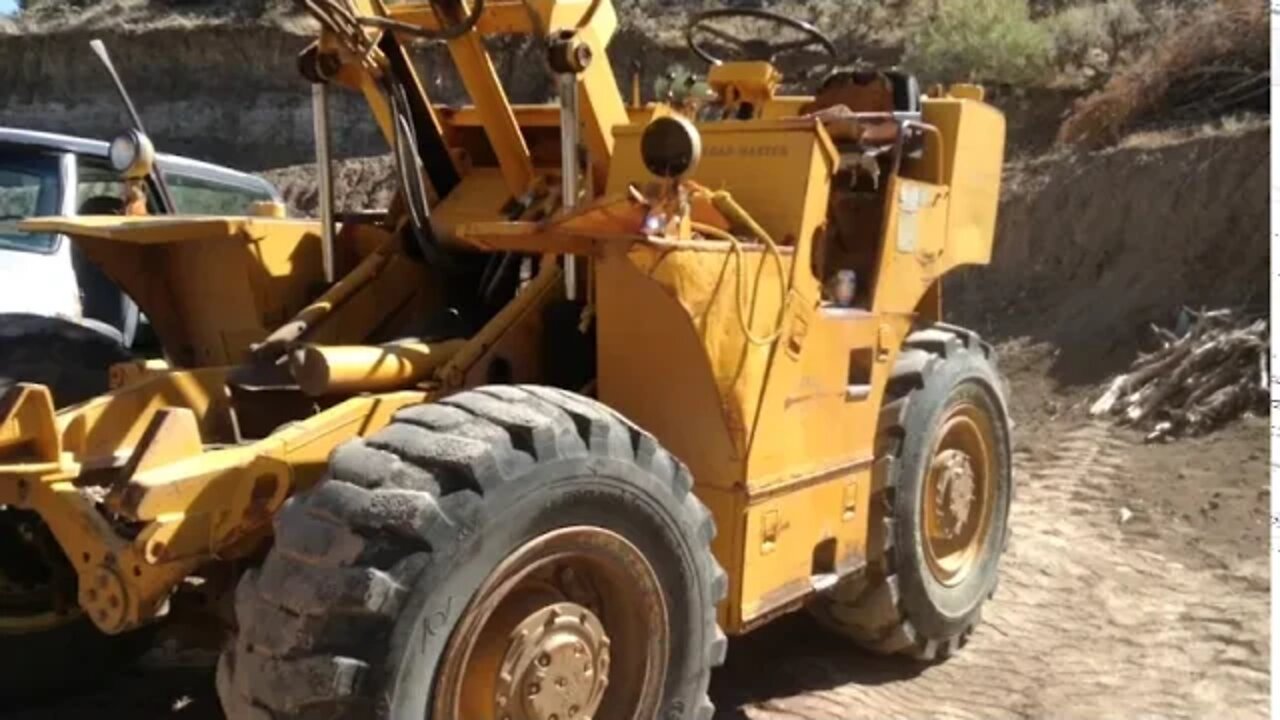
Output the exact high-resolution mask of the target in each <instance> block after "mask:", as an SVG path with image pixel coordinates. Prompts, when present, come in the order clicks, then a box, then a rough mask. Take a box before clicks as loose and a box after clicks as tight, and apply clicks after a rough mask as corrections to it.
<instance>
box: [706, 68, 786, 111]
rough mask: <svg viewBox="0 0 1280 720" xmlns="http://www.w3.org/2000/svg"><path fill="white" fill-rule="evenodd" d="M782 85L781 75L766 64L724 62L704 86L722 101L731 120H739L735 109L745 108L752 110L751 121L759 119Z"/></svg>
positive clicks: (712, 72)
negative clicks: (779, 85) (736, 118)
mask: <svg viewBox="0 0 1280 720" xmlns="http://www.w3.org/2000/svg"><path fill="white" fill-rule="evenodd" d="M781 82H782V73H780V72H778V69H777V68H775V67H774V66H773V64H772V63H768V62H726V63H721V64H719V65H715V66H713V67H712V68H711V69H710V70H709V71H708V72H707V84H708V85H710V86H711V89H712V90H714V91H715V92H716V93H717V94H718V95H719V96H720V98H721V99H722V100H723V102H724V103H725V106H726V107H727V108H728V109H729V111H730V116H731V117H738V108H740V107H742V106H744V105H750V106H751V108H752V111H753V112H752V117H761V114H762V113H763V109H764V108H765V107H766V106H768V104H769V102H770V101H771V100H773V97H774V93H776V92H777V90H778V84H779V83H781Z"/></svg>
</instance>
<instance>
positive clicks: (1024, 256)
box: [946, 125, 1270, 384]
mask: <svg viewBox="0 0 1280 720" xmlns="http://www.w3.org/2000/svg"><path fill="white" fill-rule="evenodd" d="M1269 157H1270V138H1269V131H1268V126H1266V125H1254V126H1252V127H1247V128H1238V129H1234V130H1216V131H1211V132H1203V133H1200V134H1196V135H1192V136H1191V137H1189V138H1173V137H1169V136H1165V137H1159V136H1152V137H1147V138H1145V139H1144V138H1136V137H1135V138H1133V139H1132V140H1130V142H1129V143H1127V144H1126V145H1125V146H1122V147H1119V148H1116V149H1112V150H1106V151H1101V152H1093V153H1072V154H1065V155H1059V156H1051V157H1046V158H1042V159H1039V160H1035V161H1031V162H1025V163H1013V164H1011V165H1010V166H1009V167H1008V168H1007V169H1006V172H1005V180H1004V182H1005V188H1004V193H1003V199H1002V202H1001V206H1000V224H999V231H998V235H997V239H996V248H995V258H994V261H993V263H992V265H991V266H990V267H988V268H978V269H974V270H971V271H966V272H963V273H961V274H960V275H959V276H958V277H957V278H956V279H955V280H953V281H950V282H949V283H948V285H947V288H946V289H947V296H948V304H949V306H950V308H951V311H952V313H953V314H955V315H956V316H957V318H958V319H959V320H960V321H961V322H963V323H965V324H968V325H970V326H972V327H975V328H977V329H979V330H981V331H983V332H985V333H986V334H988V335H992V336H994V337H995V338H997V339H999V340H1007V339H1011V338H1019V337H1025V338H1028V339H1030V340H1032V341H1043V342H1047V343H1049V344H1051V345H1052V346H1054V347H1055V348H1057V352H1058V354H1057V357H1056V360H1055V362H1054V364H1053V366H1052V368H1051V375H1052V377H1053V379H1054V380H1056V381H1057V382H1059V383H1063V384H1080V383H1094V382H1098V381H1099V380H1101V379H1102V378H1103V377H1104V376H1105V375H1106V374H1107V373H1108V372H1110V371H1112V370H1115V369H1116V368H1117V365H1118V364H1120V363H1126V362H1128V361H1129V360H1131V359H1132V357H1133V356H1132V352H1133V350H1134V343H1135V342H1136V341H1138V340H1139V339H1141V338H1142V337H1143V335H1144V334H1143V333H1142V330H1143V328H1144V327H1145V324H1146V323H1147V322H1150V321H1159V322H1162V323H1165V324H1168V323H1169V322H1170V321H1171V320H1172V318H1173V314H1174V313H1176V312H1177V310H1178V309H1179V308H1181V307H1182V306H1183V305H1187V306H1192V307H1197V306H1200V305H1208V306H1252V305H1255V304H1263V303H1265V301H1266V298H1267V282H1268V275H1267V258H1268V257H1269V255H1268V252H1269V249H1268V248H1269V244H1268V238H1269V222H1270V221H1269V212H1268V205H1267V193H1268V187H1269V185H1268V181H1267V178H1268V167H1269V161H1268V159H1269Z"/></svg>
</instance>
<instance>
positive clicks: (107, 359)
mask: <svg viewBox="0 0 1280 720" xmlns="http://www.w3.org/2000/svg"><path fill="white" fill-rule="evenodd" d="M130 357H131V355H130V353H129V351H128V350H127V349H126V348H125V347H123V346H122V345H121V344H120V341H119V339H118V338H112V337H109V336H108V335H106V334H104V333H103V332H99V331H98V330H95V329H92V328H89V327H86V326H84V325H80V324H78V323H74V322H71V321H70V320H64V319H61V318H51V317H43V316H40V315H25V314H12V315H0V394H3V393H4V392H5V390H7V389H8V388H9V387H10V386H11V385H13V384H15V383H20V382H29V383H38V384H40V385H47V386H48V387H49V390H50V391H52V392H53V401H54V403H55V404H56V405H57V406H58V407H59V408H62V407H66V406H68V405H74V404H76V403H79V402H83V401H85V400H88V399H89V398H92V397H96V396H98V395H101V394H103V393H105V392H106V391H107V389H108V387H109V380H110V370H111V366H112V365H114V364H116V363H121V362H127V361H128V360H129V359H130Z"/></svg>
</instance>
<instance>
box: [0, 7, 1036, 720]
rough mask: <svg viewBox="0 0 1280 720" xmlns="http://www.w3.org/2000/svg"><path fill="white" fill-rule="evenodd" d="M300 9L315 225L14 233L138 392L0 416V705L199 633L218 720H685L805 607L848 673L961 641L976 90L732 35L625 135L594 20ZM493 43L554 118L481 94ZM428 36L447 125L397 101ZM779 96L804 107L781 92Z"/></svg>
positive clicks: (973, 477) (986, 145) (140, 221)
mask: <svg viewBox="0 0 1280 720" xmlns="http://www.w3.org/2000/svg"><path fill="white" fill-rule="evenodd" d="M303 4H304V5H305V6H306V7H307V9H308V10H309V11H310V12H311V14H312V15H313V16H314V17H315V18H316V20H317V21H318V22H319V25H320V27H321V31H320V34H319V37H318V39H317V40H316V42H315V43H314V44H313V45H311V46H310V47H309V48H308V49H307V51H306V52H304V53H303V54H302V55H301V57H300V65H301V69H302V73H303V75H304V76H305V77H306V78H307V79H308V80H309V81H310V82H312V83H313V85H314V87H315V97H316V107H317V109H318V111H317V131H318V132H317V147H318V150H319V152H318V156H319V160H320V162H319V163H318V166H319V168H320V176H321V186H322V189H325V192H324V193H322V200H323V202H322V204H323V207H322V212H321V215H322V217H321V220H320V222H315V221H307V220H296V219H283V218H278V217H265V216H264V217H245V218H227V217H186V218H147V217H96V218H92V217H86V218H76V219H69V218H47V219H36V220H31V221H28V222H27V223H26V224H25V225H24V227H26V228H28V229H32V230H47V231H56V232H61V233H65V234H67V235H69V236H72V237H73V238H74V239H75V241H76V242H78V243H80V245H81V247H82V248H83V249H84V252H85V253H86V254H87V255H88V256H89V257H91V258H92V259H93V260H94V261H95V262H97V263H98V264H99V265H100V266H101V267H102V268H103V269H104V271H105V272H106V273H107V274H108V275H110V276H111V277H112V279H114V280H115V281H116V282H118V283H119V284H120V285H121V286H122V287H124V288H125V289H126V290H127V291H128V292H129V293H130V295H131V296H132V297H133V298H134V299H135V300H136V301H137V302H138V304H139V305H140V306H141V308H142V309H143V311H144V312H146V313H147V315H148V316H149V317H150V318H151V320H152V323H153V325H154V327H155V329H156V331H157V334H158V335H159V337H160V340H161V342H162V344H163V346H164V351H165V359H164V360H163V361H148V362H139V363H134V364H128V365H121V366H117V367H115V368H113V370H112V384H113V387H114V389H113V390H112V391H111V392H110V393H109V394H107V395H104V396H101V397H98V398H95V399H92V400H89V401H87V402H85V403H82V404H79V405H75V406H73V407H69V408H66V409H63V410H61V411H58V412H56V413H55V412H54V409H53V408H54V404H53V402H52V401H51V398H50V395H49V392H48V391H47V389H46V388H44V387H42V386H34V385H21V386H18V387H15V388H14V389H12V390H11V391H9V392H8V393H7V394H6V395H5V396H4V398H3V400H2V401H0V543H3V545H0V635H3V637H2V639H0V689H3V691H4V692H5V693H6V694H8V695H10V696H12V695H13V694H15V693H16V692H21V691H24V690H30V689H32V688H33V687H36V686H38V685H45V684H48V683H50V682H52V681H55V680H57V679H59V678H66V676H67V675H68V673H67V671H66V668H67V667H73V666H74V667H79V668H81V669H82V670H83V669H85V668H88V667H90V663H91V662H92V661H93V660H94V659H101V658H105V657H108V656H109V654H110V653H111V652H114V651H117V650H119V649H120V644H122V643H123V644H128V642H129V641H130V639H131V638H136V637H137V632H138V631H139V630H140V629H145V628H146V627H149V626H151V625H153V624H154V623H155V622H157V621H158V620H159V619H160V618H162V617H166V616H168V617H171V618H172V620H173V621H175V622H176V621H178V620H179V619H180V618H181V617H184V616H187V613H192V615H191V616H198V615H199V612H200V611H204V612H207V613H212V614H214V615H218V614H219V613H221V615H222V616H223V617H225V619H226V621H227V625H228V627H229V628H231V632H232V633H233V637H232V639H231V640H230V642H228V643H227V645H226V649H225V651H224V652H223V654H222V657H221V661H220V663H219V667H218V671H217V683H218V692H219V696H220V698H221V701H222V704H223V707H224V709H225V711H226V713H227V715H228V716H229V717H231V718H235V719H237V720H239V719H241V718H245V719H255V720H257V719H263V718H275V719H276V720H283V719H284V718H356V717H387V718H422V717H427V718H432V719H433V720H463V719H465V720H483V719H488V718H492V719H495V720H496V719H508V718H509V719H511V720H552V719H558V720H568V719H571V718H572V719H586V718H596V719H599V720H623V719H629V718H646V719H647V718H657V717H661V718H663V719H664V720H695V719H696V720H707V719H708V718H710V717H711V715H712V713H713V710H712V706H711V703H710V701H709V699H708V697H707V686H708V680H709V677H710V673H711V670H712V668H714V667H716V666H717V665H718V664H720V662H721V661H722V660H723V659H724V655H725V651H726V633H732V634H737V633H744V632H747V631H749V630H751V629H752V628H755V627H757V626H760V625H761V624H763V623H766V622H768V621H770V620H772V619H774V618H776V617H778V616H780V615H782V614H784V613H788V612H791V611H794V610H797V609H801V608H805V607H807V608H809V609H810V610H811V611H812V612H813V613H814V614H815V615H816V616H817V617H818V619H819V620H820V621H821V622H822V623H823V624H824V625H826V626H828V627H830V628H831V629H832V630H833V631H835V632H839V633H841V634H844V635H847V636H849V637H850V638H851V639H852V640H853V641H855V642H856V643H858V644H859V645H861V646H862V647H865V648H869V649H871V650H874V651H878V652H883V653H901V654H906V655H909V656H912V657H914V658H918V659H920V660H925V661H929V660H937V659H942V658H945V657H947V656H949V655H951V654H952V653H954V652H956V651H957V650H958V649H959V648H960V647H961V646H962V645H964V643H965V641H966V639H967V638H968V637H969V635H970V633H972V632H973V630H974V627H975V625H976V624H977V623H978V621H979V615H980V612H981V608H982V605H983V603H984V601H985V600H986V599H987V598H988V596H989V595H990V594H991V593H992V591H993V589H994V587H995V584H996V572H997V565H998V562H999V558H1000V555H1001V553H1002V551H1003V548H1004V545H1005V541H1006V537H1007V531H1008V528H1007V516H1008V510H1009V502H1010V497H1011V492H1012V488H1011V474H1010V453H1009V447H1010V439H1009V422H1008V418H1007V408H1006V400H1005V392H1006V391H1005V389H1004V384H1003V381H1002V380H1001V379H1000V376H999V374H998V373H997V370H996V369H995V365H994V360H993V358H992V351H991V348H990V347H989V346H988V345H986V344H984V343H983V342H982V341H981V340H979V338H978V337H976V336H975V335H974V334H973V333H972V332H969V331H967V330H964V329H961V328H958V327H954V326H951V325H946V324H943V323H942V293H941V280H942V278H943V276H944V275H945V274H946V273H947V272H949V271H950V270H952V269H954V268H956V267H958V266H961V265H973V264H985V263H987V262H988V261H989V259H990V255H991V247H992V240H993V232H994V226H995V215H996V209H997V197H998V191H999V180H1000V170H1001V163H1002V156H1003V142H1004V121H1003V118H1002V115H1001V114H1000V113H999V112H997V111H996V110H995V109H994V108H992V107H991V106H989V105H987V104H985V103H984V102H983V101H982V90H981V89H980V88H977V87H974V86H968V85H955V86H951V87H949V88H946V89H943V88H933V89H931V90H930V91H929V93H928V94H927V96H924V95H922V93H921V91H920V88H919V86H918V84H917V83H916V81H915V80H914V78H912V77H911V76H910V75H909V74H906V73H903V72H899V71H885V70H878V69H875V68H871V67H865V66H855V67H852V68H846V67H842V65H841V62H840V58H839V57H838V55H837V52H836V47H835V45H834V44H833V43H832V41H831V40H830V39H828V38H827V37H826V36H824V35H823V34H822V33H821V32H820V31H818V30H817V29H815V28H814V27H812V26H810V25H807V24H804V23H801V22H798V21H795V20H791V19H787V18H784V17H781V16H778V15H774V14H770V13H768V12H764V11H759V10H728V11H713V12H710V13H704V14H702V15H699V16H697V17H696V18H695V19H694V20H693V22H692V23H691V25H690V28H689V33H688V36H689V41H690V44H691V46H692V49H693V51H694V52H695V53H696V54H697V55H699V56H701V57H703V58H704V59H706V60H707V61H708V62H709V66H710V67H709V71H708V73H707V76H706V78H705V80H703V81H701V82H702V84H703V85H705V88H706V89H707V90H708V92H697V91H694V90H693V89H692V88H694V87H695V86H696V85H697V84H696V83H668V84H667V85H666V86H665V87H666V89H665V92H664V95H663V96H662V97H659V98H658V99H657V100H656V101H655V102H652V103H649V104H646V105H639V104H637V103H630V104H628V103H626V102H625V101H624V99H623V97H622V94H621V92H620V91H619V82H618V80H617V79H616V78H615V76H614V72H613V70H612V68H611V66H610V63H609V59H608V56H607V54H606V52H605V50H606V47H607V45H608V43H609V40H610V37H611V36H612V35H613V33H614V31H615V29H616V25H617V16H616V13H615V9H614V8H613V6H612V3H611V2H610V1H609V0H487V1H484V0H472V2H465V1H463V0H436V1H435V2H430V3H426V2H416V3H415V2H406V3H399V4H394V5H384V4H383V3H381V2H379V0H304V3H303ZM752 24H759V26H762V29H761V30H759V31H757V32H755V33H753V35H754V36H747V35H744V34H743V28H746V27H749V26H751V25H752ZM507 35H524V36H529V37H532V38H533V39H534V41H535V42H537V43H540V45H541V48H542V52H543V54H544V56H545V59H546V65H547V69H548V72H549V73H550V74H551V75H552V76H553V78H554V80H555V81H556V84H557V87H558V90H559V92H558V95H559V103H558V105H556V104H551V105H545V106H544V105H538V106H516V105H512V104H511V103H510V102H509V101H508V100H507V96H506V93H505V91H504V88H503V87H502V84H501V83H500V82H499V77H498V75H497V73H496V71H495V67H494V64H493V62H492V60H491V58H490V55H489V52H488V49H487V48H488V47H489V45H488V44H487V42H486V41H488V40H490V39H492V38H495V37H498V36H507ZM762 38H764V39H762ZM422 42H438V43H443V44H445V45H446V46H447V49H448V52H449V55H450V56H451V58H452V61H453V63H454V65H455V66H456V69H457V72H458V75H459V77H460V78H461V80H462V82H463V84H464V85H465V87H466V90H467V94H468V95H469V98H470V103H471V104H469V105H467V106H465V107H446V106H443V105H439V104H433V103H432V102H431V101H430V100H429V99H428V97H427V96H426V94H425V92H424V90H423V87H422V84H421V82H420V81H419V78H418V75H417V73H416V70H415V66H414V62H413V61H412V54H411V49H412V47H413V46H415V45H417V44H420V43H422ZM787 61H791V62H792V63H794V64H796V65H799V66H803V67H806V68H809V69H811V70H812V69H817V68H822V69H824V70H825V71H826V72H825V76H826V79H825V80H822V81H821V82H820V83H815V85H816V87H815V88H814V90H813V91H812V92H811V93H810V94H808V95H804V96H791V95H784V94H782V93H781V92H780V90H779V89H780V87H781V86H782V83H783V77H782V72H781V70H780V69H779V68H780V67H784V66H786V63H787ZM330 88H341V89H346V90H350V91H354V92H358V93H361V94H362V95H363V96H364V97H365V98H366V99H367V101H368V104H369V107H370V109H371V111H372V114H373V116H374V118H375V119H376V121H377V123H378V125H379V127H380V128H381V130H382V132H383V134H384V135H385V136H386V138H387V140H388V143H389V144H390V146H391V147H392V149H393V152H392V155H393V158H394V160H395V166H396V171H397V176H398V179H399V183H400V192H399V194H398V196H397V197H396V199H395V201H394V202H393V203H392V205H391V207H390V208H389V209H388V210H387V211H385V212H363V213H354V214H343V215H339V214H337V213H336V212H335V211H334V207H333V203H332V202H331V200H330V199H329V193H330V192H331V190H329V189H328V188H329V187H330V181H329V170H328V168H329V157H328V150H327V147H328V136H329V129H328V128H327V123H326V122H325V119H324V118H325V114H324V107H325V98H326V97H327V93H328V92H329V89H330ZM119 157H120V161H119V163H118V169H120V170H121V172H122V173H124V174H126V175H127V176H128V177H130V178H132V179H133V181H134V182H135V183H142V184H145V183H147V182H149V180H148V179H147V178H148V174H149V173H150V172H152V170H151V169H150V168H148V167H147V165H148V164H147V162H146V161H145V160H146V158H145V157H141V156H137V157H135V156H134V154H133V153H130V152H129V151H128V148H127V147H122V148H121V150H120V152H119ZM68 681H72V680H70V679H68Z"/></svg>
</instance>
